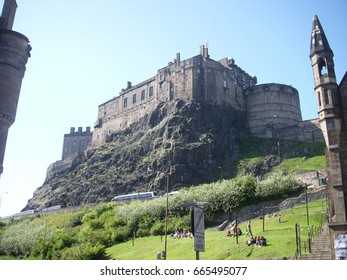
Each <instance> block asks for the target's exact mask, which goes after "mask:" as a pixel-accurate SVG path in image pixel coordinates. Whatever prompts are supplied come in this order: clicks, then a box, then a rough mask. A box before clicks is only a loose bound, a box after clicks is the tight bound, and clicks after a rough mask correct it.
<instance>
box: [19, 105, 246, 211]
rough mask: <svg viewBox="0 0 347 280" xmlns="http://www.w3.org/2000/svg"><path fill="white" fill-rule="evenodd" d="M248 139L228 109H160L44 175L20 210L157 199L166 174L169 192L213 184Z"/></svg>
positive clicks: (243, 124) (240, 116)
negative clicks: (145, 194)
mask: <svg viewBox="0 0 347 280" xmlns="http://www.w3.org/2000/svg"><path fill="white" fill-rule="evenodd" d="M248 136H249V129H248V126H247V123H246V120H245V118H244V114H243V113H242V112H241V111H237V110H235V109H234V108H232V107H231V106H228V105H224V106H222V105H211V104H209V103H205V102H187V101H183V100H175V101H170V102H166V103H162V104H159V105H158V106H157V108H156V109H155V110H154V111H153V112H152V113H151V114H149V115H146V116H144V117H143V118H142V119H140V120H139V121H138V122H136V123H134V124H133V125H132V126H131V127H129V128H127V129H125V130H124V131H122V132H117V133H114V134H110V135H109V136H108V138H107V143H106V144H104V145H102V146H100V147H98V148H96V149H89V150H87V152H86V153H82V154H79V155H78V156H77V157H75V158H74V159H71V160H70V162H68V164H64V168H62V169H60V170H59V171H58V172H55V173H53V174H50V176H48V177H47V178H46V180H45V182H44V184H43V185H42V186H41V187H39V188H38V189H37V190H36V191H35V192H34V195H33V198H31V199H30V200H29V201H28V204H27V205H26V207H25V208H24V209H35V208H42V207H47V206H51V205H57V204H63V205H66V206H71V205H73V206H76V205H81V204H85V203H94V202H103V201H110V200H111V199H112V198H113V197H114V196H115V195H119V194H124V193H131V192H137V191H152V190H153V191H157V192H159V193H163V192H164V191H165V190H166V185H167V177H168V176H167V174H168V173H169V178H170V179H169V191H173V190H177V189H179V188H180V187H183V186H191V185H194V184H199V183H202V182H204V183H205V182H212V181H216V180H219V179H220V176H221V171H223V175H224V176H225V177H227V176H228V177H230V176H231V175H233V174H232V172H233V170H232V168H230V166H228V168H226V166H227V163H228V162H230V160H231V159H233V158H235V156H236V155H237V153H238V151H239V148H240V144H241V141H242V139H243V138H245V137H248ZM223 168H224V169H223ZM224 176H223V177H224Z"/></svg>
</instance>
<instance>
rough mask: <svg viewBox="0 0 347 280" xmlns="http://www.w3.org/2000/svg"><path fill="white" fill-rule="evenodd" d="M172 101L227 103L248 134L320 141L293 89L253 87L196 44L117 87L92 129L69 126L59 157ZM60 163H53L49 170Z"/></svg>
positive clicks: (254, 82)
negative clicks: (192, 51)
mask: <svg viewBox="0 0 347 280" xmlns="http://www.w3.org/2000/svg"><path fill="white" fill-rule="evenodd" d="M172 100H185V101H188V102H189V101H198V102H208V103H209V104H213V105H221V104H228V105H230V106H232V107H233V108H234V109H236V110H239V111H241V112H243V113H244V115H245V117H246V120H247V126H248V128H249V129H250V131H251V133H252V135H253V136H256V137H264V138H281V139H295V138H297V139H300V140H305V141H313V142H314V141H322V135H321V131H320V129H319V124H318V120H308V121H302V117H301V110H300V100H299V93H298V91H297V90H296V89H295V88H294V87H292V86H289V85H284V84H278V83H271V84H260V85H257V78H256V77H255V76H251V75H249V74H247V73H246V72H245V71H244V70H243V69H241V68H240V67H239V66H238V65H236V64H235V60H234V59H230V58H224V59H221V60H219V61H215V60H213V59H211V58H210V56H209V54H208V47H207V46H205V45H202V46H201V47H200V53H199V55H197V56H194V57H192V58H189V59H185V60H182V61H181V59H180V54H179V53H177V54H176V58H175V59H174V60H173V61H172V62H169V63H168V65H167V66H165V67H163V68H161V69H159V70H158V71H157V73H156V75H155V76H153V77H151V78H149V79H147V80H145V81H143V82H142V83H139V84H137V85H132V84H131V82H128V83H127V87H126V88H125V89H122V90H121V91H120V93H119V95H118V96H117V97H114V98H112V99H111V100H108V101H106V102H105V103H103V104H101V105H99V109H98V116H97V120H96V122H95V125H94V131H91V130H90V127H87V128H86V130H85V131H82V127H79V128H78V130H77V131H75V128H71V130H70V133H69V134H65V135H64V144H63V153H62V160H66V161H69V160H72V158H73V157H74V156H76V155H77V154H78V153H79V152H83V151H85V150H86V149H88V147H93V148H95V147H98V146H100V145H102V144H103V143H105V142H106V139H107V137H108V136H109V135H111V133H113V132H117V131H121V130H124V129H126V128H127V127H129V126H130V125H131V124H133V123H134V122H136V121H138V120H139V119H140V118H142V117H144V116H145V115H148V114H150V113H151V112H153V111H154V110H155V108H156V107H157V106H158V104H160V103H163V102H169V101H172ZM62 165H64V163H63V162H61V161H58V162H56V163H55V164H53V165H52V166H50V168H49V172H54V171H55V170H56V169H55V167H57V168H58V169H59V166H62Z"/></svg>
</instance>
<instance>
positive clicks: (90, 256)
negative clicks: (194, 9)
mask: <svg viewBox="0 0 347 280" xmlns="http://www.w3.org/2000/svg"><path fill="white" fill-rule="evenodd" d="M61 259H63V260H104V259H107V256H106V251H105V246H103V245H101V244H99V243H94V244H91V243H83V244H79V245H77V246H73V247H71V248H67V249H66V250H64V251H63V252H62V255H61Z"/></svg>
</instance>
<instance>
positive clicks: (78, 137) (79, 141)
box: [62, 126, 93, 160]
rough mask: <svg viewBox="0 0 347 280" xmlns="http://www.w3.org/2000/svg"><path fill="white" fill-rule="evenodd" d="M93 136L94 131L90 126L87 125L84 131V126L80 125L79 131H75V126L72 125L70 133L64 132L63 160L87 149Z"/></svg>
mask: <svg viewBox="0 0 347 280" xmlns="http://www.w3.org/2000/svg"><path fill="white" fill-rule="evenodd" d="M92 137H93V133H92V132H91V131H90V127H89V126H87V127H86V130H85V131H83V129H82V127H78V130H77V131H75V128H74V127H71V128H70V133H68V134H64V144H63V154H62V160H64V159H66V158H68V157H69V156H72V155H76V154H78V153H80V152H83V151H85V150H86V149H87V147H88V145H89V144H90V141H91V140H92Z"/></svg>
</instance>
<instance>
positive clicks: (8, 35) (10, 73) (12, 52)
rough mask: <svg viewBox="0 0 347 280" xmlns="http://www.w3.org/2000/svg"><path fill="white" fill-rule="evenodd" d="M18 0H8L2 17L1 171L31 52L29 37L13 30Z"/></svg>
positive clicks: (0, 73) (0, 61)
mask: <svg viewBox="0 0 347 280" xmlns="http://www.w3.org/2000/svg"><path fill="white" fill-rule="evenodd" d="M16 8H17V4H16V1H14V0H5V2H4V7H3V11H2V14H1V17H0V100H1V103H0V175H1V173H2V171H3V166H2V165H3V160H4V156H5V148H6V141H7V134H8V130H9V128H10V126H11V125H12V124H13V123H14V121H15V119H16V112H17V105H18V100H19V93H20V89H21V85H22V79H23V77H24V73H25V69H26V68H25V65H26V63H27V61H28V58H29V56H30V50H31V47H30V44H29V40H28V38H27V37H25V36H24V35H22V34H20V33H18V32H15V31H13V30H12V24H13V20H14V15H15V10H16Z"/></svg>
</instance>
